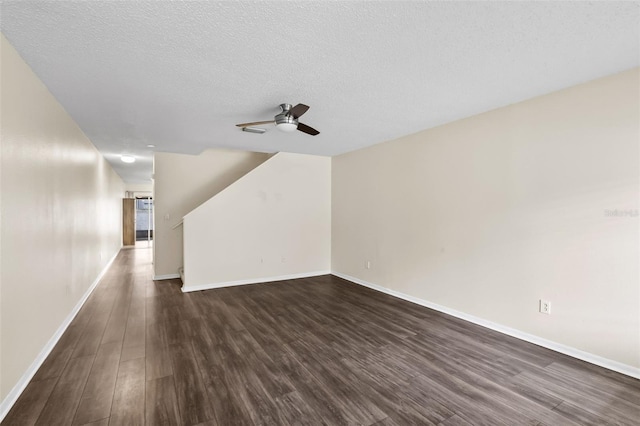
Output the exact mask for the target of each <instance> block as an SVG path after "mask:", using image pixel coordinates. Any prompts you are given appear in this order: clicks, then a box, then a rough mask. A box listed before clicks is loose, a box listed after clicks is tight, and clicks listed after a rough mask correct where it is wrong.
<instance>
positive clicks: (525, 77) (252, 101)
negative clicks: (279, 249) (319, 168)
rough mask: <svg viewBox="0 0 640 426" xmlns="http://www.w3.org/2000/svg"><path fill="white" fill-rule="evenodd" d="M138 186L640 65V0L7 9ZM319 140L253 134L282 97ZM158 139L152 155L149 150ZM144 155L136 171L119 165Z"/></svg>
mask: <svg viewBox="0 0 640 426" xmlns="http://www.w3.org/2000/svg"><path fill="white" fill-rule="evenodd" d="M1 12H2V18H1V21H0V24H1V29H2V32H3V33H4V34H5V36H6V37H7V38H8V39H9V41H10V42H11V43H12V44H13V45H14V46H15V48H16V49H17V50H18V52H19V53H20V54H21V55H22V56H23V58H24V59H25V60H26V62H27V63H28V64H29V65H30V66H31V67H32V68H33V70H34V71H35V72H36V74H37V75H38V76H39V77H40V78H41V79H42V81H44V83H45V84H46V85H47V87H48V88H49V89H50V90H51V92H52V93H53V94H54V95H55V96H56V98H57V99H58V100H59V101H60V102H61V103H62V105H63V106H64V107H65V108H66V109H67V111H68V112H69V113H70V114H71V115H72V116H73V118H74V119H75V120H76V122H77V123H78V124H79V125H80V127H81V128H82V129H83V130H84V132H85V133H86V134H87V136H88V137H89V138H90V139H91V140H92V141H93V143H94V144H95V145H96V146H97V147H98V149H99V150H100V151H101V152H102V153H103V154H104V155H105V157H106V158H107V159H108V160H109V161H110V162H111V163H112V164H113V166H114V168H115V169H116V171H117V172H118V173H119V174H120V175H121V176H122V177H123V178H124V179H125V180H126V181H127V182H131V183H134V182H145V181H148V180H149V178H150V176H151V158H152V154H153V150H157V151H166V152H179V153H190V154H196V153H199V152H201V151H202V150H203V149H207V148H214V147H224V148H235V149H244V150H254V151H262V152H274V151H289V152H299V153H310V154H319V155H336V154H340V153H344V152H347V151H351V150H355V149H358V148H361V147H365V146H368V145H372V144H376V143H379V142H383V141H386V140H390V139H394V138H397V137H400V136H403V135H406V134H410V133H414V132H417V131H420V130H423V129H426V128H430V127H433V126H437V125H440V124H443V123H447V122H450V121H453V120H457V119H460V118H463V117H467V116H470V115H474V114H478V113H481V112H484V111H488V110H491V109H494V108H497V107H501V106H504V105H508V104H511V103H514V102H518V101H521V100H524V99H528V98H531V97H534V96H537V95H541V94H545V93H549V92H552V91H555V90H558V89H562V88H565V87H568V86H572V85H575V84H579V83H581V82H585V81H588V80H592V79H595V78H598V77H602V76H605V75H609V74H613V73H616V72H620V71H623V70H626V69H629V68H633V67H636V66H638V64H639V52H640V44H639V40H640V9H639V3H638V2H619V3H616V2H597V3H587V2H469V3H467V2H417V1H411V2H395V1H394V2H392V1H389V2H370V1H367V2H359V1H347V2H333V1H332V2H328V1H327V2H325V1H317V2H204V1H198V2H169V1H158V2H156V1H154V2H144V1H130V2H115V1H59V2H58V1H56V2H54V1H47V2H43V1H41V2H18V1H12V2H7V1H4V2H2V10H1ZM284 102H287V103H291V104H296V103H299V102H301V103H305V104H307V105H310V106H311V109H310V110H309V112H307V114H306V115H305V116H304V117H303V120H301V121H303V122H305V123H306V124H308V125H311V126H313V127H315V128H317V129H318V130H320V131H321V134H320V135H318V136H315V137H312V136H308V135H306V134H303V133H301V132H294V133H291V134H288V133H283V132H279V131H278V130H277V129H275V128H272V127H269V126H265V128H268V129H269V131H268V132H267V133H265V134H263V135H257V134H250V133H244V132H242V131H240V130H239V129H238V128H237V127H235V126H234V124H235V123H240V122H245V121H254V120H267V119H271V118H272V117H273V116H274V115H275V114H276V113H277V112H279V108H278V104H280V103H284ZM148 144H153V145H155V148H147V145H148ZM122 153H129V154H134V155H135V156H136V157H137V158H138V161H137V162H136V163H135V164H133V165H125V164H123V163H121V162H120V160H119V156H120V154H122Z"/></svg>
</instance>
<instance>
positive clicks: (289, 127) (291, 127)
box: [276, 123, 298, 133]
mask: <svg viewBox="0 0 640 426" xmlns="http://www.w3.org/2000/svg"><path fill="white" fill-rule="evenodd" d="M276 127H277V128H278V130H282V131H283V132H287V133H290V132H293V131H295V130H296V129H297V128H298V124H297V123H278V124H276Z"/></svg>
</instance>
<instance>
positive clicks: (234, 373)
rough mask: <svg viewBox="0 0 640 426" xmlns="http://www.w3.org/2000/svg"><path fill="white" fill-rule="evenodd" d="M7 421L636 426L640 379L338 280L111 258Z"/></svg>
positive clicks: (134, 253)
mask: <svg viewBox="0 0 640 426" xmlns="http://www.w3.org/2000/svg"><path fill="white" fill-rule="evenodd" d="M2 424H3V425H34V424H38V425H89V424H91V425H144V424H147V425H154V426H157V425H221V426H228V425H322V424H326V425H376V426H382V425H386V426H389V425H440V426H456V425H458V426H459V425H464V426H468V425H510V426H511V425H562V426H564V425H591V424H594V425H596V424H597V425H609V424H611V425H638V424H640V381H639V380H635V379H632V378H630V377H627V376H623V375H620V374H617V373H614V372H611V371H608V370H605V369H602V368H599V367H596V366H593V365H590V364H587V363H584V362H581V361H578V360H575V359H573V358H570V357H567V356H564V355H560V354H558V353H555V352H552V351H550V350H547V349H544V348H541V347H538V346H535V345H532V344H529V343H525V342H522V341H520V340H517V339H514V338H510V337H508V336H504V335H502V334H499V333H496V332H492V331H490V330H487V329H484V328H482V327H479V326H475V325H473V324H470V323H467V322H464V321H461V320H458V319H455V318H452V317H449V316H446V315H443V314H441V313H438V312H435V311H432V310H430V309H427V308H424V307H420V306H417V305H414V304H411V303H408V302H404V301H401V300H398V299H394V298H392V297H390V296H387V295H384V294H381V293H378V292H374V291H372V290H369V289H366V288H363V287H360V286H357V285H355V284H351V283H349V282H347V281H344V280H341V279H339V278H336V277H333V276H323V277H317V278H310V279H300V280H292V281H282V282H278V283H270V284H258V285H250V286H241V287H231V288H225V289H218V290H210V291H205V292H197V293H189V294H182V293H181V292H180V288H179V283H178V281H162V282H153V281H152V280H151V249H148V248H147V249H144V248H138V249H128V250H122V251H121V253H120V254H119V255H118V258H117V259H116V261H115V263H114V265H113V266H112V267H111V269H110V270H109V271H108V273H107V274H106V276H105V277H104V278H103V280H102V282H101V283H100V285H99V286H98V287H97V288H96V290H95V291H94V293H93V294H92V296H91V297H90V298H89V300H88V301H87V303H86V304H85V306H84V307H83V308H82V310H81V311H80V313H79V314H78V316H77V317H76V318H75V319H74V321H73V322H72V324H71V326H70V327H69V328H68V329H67V331H66V332H65V334H64V335H63V337H62V338H61V340H60V342H59V343H58V345H56V347H55V348H54V350H53V351H52V352H51V354H50V355H49V357H48V358H47V359H46V361H45V362H44V364H43V365H42V367H41V368H40V370H39V371H38V373H37V374H36V375H35V377H34V378H33V380H32V381H31V382H30V383H29V385H28V387H27V388H26V390H25V391H24V392H23V394H22V395H21V397H20V399H19V400H18V401H17V403H16V404H15V406H14V407H13V409H12V410H11V411H10V413H9V414H8V416H7V417H6V419H5V420H4V421H3V423H2Z"/></svg>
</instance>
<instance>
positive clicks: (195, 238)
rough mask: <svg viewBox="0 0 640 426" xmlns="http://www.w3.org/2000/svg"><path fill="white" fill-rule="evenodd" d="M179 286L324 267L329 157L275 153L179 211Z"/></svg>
mask: <svg viewBox="0 0 640 426" xmlns="http://www.w3.org/2000/svg"><path fill="white" fill-rule="evenodd" d="M184 232H185V235H184V236H185V238H184V242H185V247H184V255H185V287H184V289H185V290H189V289H191V288H193V287H198V286H209V285H215V284H221V283H229V282H237V281H253V280H257V281H266V280H268V279H276V278H280V277H284V276H297V275H308V274H317V273H328V272H329V271H330V269H331V158H329V157H317V156H311V155H302V154H289V153H279V154H276V155H275V156H273V157H272V158H270V159H269V160H268V161H267V162H265V163H263V164H262V165H260V166H259V167H257V168H256V169H254V170H253V171H252V172H250V173H249V174H247V175H246V176H244V177H243V178H241V179H240V180H238V181H237V182H236V183H234V184H233V185H231V186H229V187H228V188H227V189H225V190H224V191H222V192H220V193H219V194H218V195H216V196H215V197H213V198H212V199H210V200H209V201H207V202H206V203H204V204H203V205H201V206H200V207H199V208H197V209H196V210H194V211H193V212H191V213H189V214H188V215H187V216H186V217H185V219H184Z"/></svg>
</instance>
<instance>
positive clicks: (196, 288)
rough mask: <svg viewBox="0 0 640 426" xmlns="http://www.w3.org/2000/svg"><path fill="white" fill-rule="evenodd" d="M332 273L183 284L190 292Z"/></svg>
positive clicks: (305, 273) (184, 289) (187, 291)
mask: <svg viewBox="0 0 640 426" xmlns="http://www.w3.org/2000/svg"><path fill="white" fill-rule="evenodd" d="M330 273H331V271H315V272H303V273H301V274H291V275H280V276H277V277H266V278H251V279H248V280H238V281H227V282H221V283H213V284H201V285H194V286H187V285H183V286H182V292H183V293H189V292H191V291H202V290H212V289H214V288H222V287H233V286H237V285H246V284H259V283H268V282H273V281H283V280H294V279H296V278H309V277H317V276H319V275H328V274H330Z"/></svg>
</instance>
